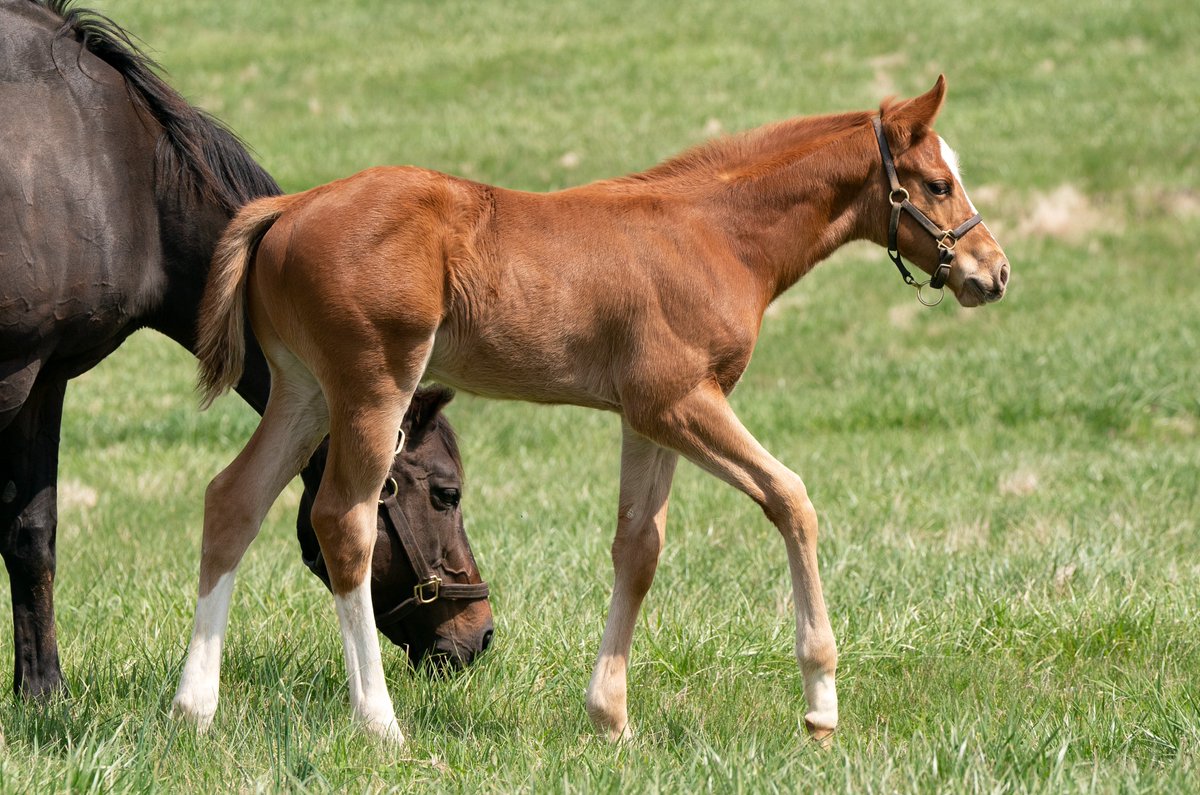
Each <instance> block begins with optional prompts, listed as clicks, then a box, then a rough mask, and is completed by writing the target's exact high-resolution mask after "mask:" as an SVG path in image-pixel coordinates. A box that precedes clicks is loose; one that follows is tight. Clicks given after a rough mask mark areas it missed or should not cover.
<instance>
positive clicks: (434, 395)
mask: <svg viewBox="0 0 1200 795" xmlns="http://www.w3.org/2000/svg"><path fill="white" fill-rule="evenodd" d="M451 400H454V390H453V389H451V388H450V387H447V386H442V385H441V384H436V385H434V386H427V387H420V388H419V389H417V391H416V392H415V393H413V397H412V402H411V403H409V404H408V412H407V413H406V414H405V415H404V425H403V427H404V432H405V433H406V434H408V435H409V436H410V437H414V436H420V435H421V434H422V433H423V432H424V431H425V430H427V429H428V428H430V427H431V426H432V424H433V421H434V420H436V419H437V416H438V414H440V413H441V411H442V409H443V408H445V407H446V404H447V403H449V402H450V401H451Z"/></svg>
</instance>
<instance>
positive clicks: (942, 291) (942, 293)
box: [913, 281, 946, 306]
mask: <svg viewBox="0 0 1200 795" xmlns="http://www.w3.org/2000/svg"><path fill="white" fill-rule="evenodd" d="M913 287H916V288H917V300H918V301H920V302H921V303H922V304H924V305H925V306H937V305H938V304H940V303H941V302H942V299H943V298H945V297H946V290H945V288H942V287H939V288H937V300H936V301H926V300H925V293H923V292H922V290H924V289H925V288H926V287H929V282H928V281H924V282H916V283H915V284H913ZM929 289H931V290H932V289H933V288H932V287H930V288H929Z"/></svg>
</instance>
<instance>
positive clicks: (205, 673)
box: [173, 571, 235, 731]
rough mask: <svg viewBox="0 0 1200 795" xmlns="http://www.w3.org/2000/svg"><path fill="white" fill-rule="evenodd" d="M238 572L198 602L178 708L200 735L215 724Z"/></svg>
mask: <svg viewBox="0 0 1200 795" xmlns="http://www.w3.org/2000/svg"><path fill="white" fill-rule="evenodd" d="M234 574H235V572H232V571H230V572H226V573H225V574H222V575H221V577H220V579H218V580H217V584H216V586H215V587H214V588H213V589H212V590H211V591H209V593H208V595H207V596H201V597H200V598H199V599H198V600H197V601H196V623H195V625H194V626H193V629H192V642H191V643H190V644H189V645H188V653H187V660H186V661H185V662H184V664H183V676H181V677H180V679H179V689H178V690H177V691H175V700H174V702H173V705H174V708H175V710H176V711H177V712H181V713H183V714H184V715H186V716H187V717H189V718H191V719H192V720H194V721H196V725H197V727H198V728H199V729H200V731H204V730H205V729H207V728H208V727H209V725H210V724H212V719H213V715H215V714H216V711H217V698H218V694H219V691H220V687H221V648H222V646H223V645H224V643H225V629H226V627H227V626H228V623H229V603H230V601H231V599H232V597H233V581H234Z"/></svg>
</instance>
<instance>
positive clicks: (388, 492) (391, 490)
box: [379, 478, 400, 505]
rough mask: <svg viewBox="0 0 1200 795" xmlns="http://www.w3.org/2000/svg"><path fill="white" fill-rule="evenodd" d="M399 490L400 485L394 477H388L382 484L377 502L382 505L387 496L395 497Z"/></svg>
mask: <svg viewBox="0 0 1200 795" xmlns="http://www.w3.org/2000/svg"><path fill="white" fill-rule="evenodd" d="M399 492H400V486H399V485H398V484H397V483H396V479H395V478H388V479H387V480H386V481H384V484H383V496H382V497H380V498H379V504H380V505H383V501H384V500H386V499H387V498H388V497H395V496H396V494H398V493H399Z"/></svg>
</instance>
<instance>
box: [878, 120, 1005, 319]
mask: <svg viewBox="0 0 1200 795" xmlns="http://www.w3.org/2000/svg"><path fill="white" fill-rule="evenodd" d="M871 124H872V125H874V127H875V139H876V140H877V141H879V155H880V157H882V158H883V170H884V171H885V172H886V173H887V178H888V186H889V188H890V192H889V193H888V201H889V202H890V203H891V205H892V217H891V221H890V223H889V224H888V246H887V253H888V257H890V258H891V260H892V262H893V263H895V265H896V269H897V270H899V271H900V276H901V277H902V278H903V279H904V283H905V284H907V285H910V286H912V287H915V288H916V290H917V300H918V301H920V302H921V303H922V304H925V306H937V305H938V304H940V303H941V302H942V296H941V294H940V293H939V294H938V298H937V300H936V301H926V300H925V297H924V296H923V295H922V294H921V288H922V287H925V286H926V285H928V286H930V287H932V288H933V289H935V290H939V291H940V290H941V289H942V288H943V287H944V286H945V285H946V280H947V279H949V278H950V266H951V265H952V264H953V263H954V246H955V245H956V244H957V243H958V241H959V240H960V239H961V238H962V236H963V235H965V234H966V233H967V232H970V231H971V230H972V229H974V228H975V225H976V224H978V223H979V222H980V221H982V220H983V216H981V215H980V214H979V213H975V214H974V215H973V216H971V217H970V218H968V219H967V220H965V221H963V222H962V223H961V224H959V225H958V226H956V227H955V228H954V229H941V228H939V227H938V225H937V224H935V223H934V222H933V221H931V220H929V216H927V215H925V213H923V212H921V211H920V210H919V209H917V206H916V205H914V204H913V203H912V202H910V201H909V200H908V191H907V190H905V189H904V188H903V187H901V185H900V180H899V178H898V177H897V176H896V164H895V162H894V161H893V160H892V150H891V149H890V148H889V147H888V142H887V136H886V135H884V133H883V122H882V121H881V120H880V118H879V117H878V116H874V117H872V118H871ZM901 211H904V212H907V213H908V214H909V215H911V216H912V217H913V220H915V221H916V222H917V223H918V224H920V225H921V228H922V229H924V230H925V231H926V232H928V233H929V234H930V235H931V236H932V237H933V239H934V240H936V241H937V247H938V266H937V270H936V271H934V273H933V276H931V277H930V278H929V280H928V281H924V282H918V281H917V280H916V279H914V278H913V275H912V274H911V273H909V272H908V268H906V267H904V260H902V259H901V258H900V244H899V243H898V242H897V238H898V237H899V234H900V213H901Z"/></svg>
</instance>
